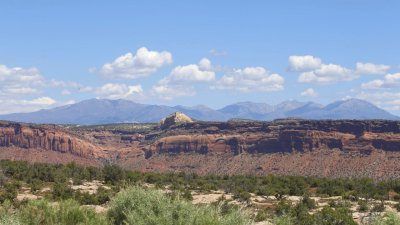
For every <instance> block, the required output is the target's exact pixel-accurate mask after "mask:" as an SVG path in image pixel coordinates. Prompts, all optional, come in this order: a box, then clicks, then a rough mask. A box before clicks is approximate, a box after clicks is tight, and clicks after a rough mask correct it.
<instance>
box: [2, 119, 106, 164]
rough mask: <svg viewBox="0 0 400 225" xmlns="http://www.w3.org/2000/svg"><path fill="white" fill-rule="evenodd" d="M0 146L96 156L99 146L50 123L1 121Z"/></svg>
mask: <svg viewBox="0 0 400 225" xmlns="http://www.w3.org/2000/svg"><path fill="white" fill-rule="evenodd" d="M0 147H19V148H26V149H45V150H50V151H56V152H61V153H70V154H73V155H77V156H80V157H85V158H94V157H96V156H97V154H98V152H99V147H97V146H95V145H94V144H92V143H90V142H88V141H86V140H84V139H82V138H80V137H78V136H76V135H73V134H71V133H69V132H67V131H65V130H63V129H60V128H57V127H55V126H50V125H43V126H39V125H37V126H36V125H27V124H19V123H8V122H1V123H0Z"/></svg>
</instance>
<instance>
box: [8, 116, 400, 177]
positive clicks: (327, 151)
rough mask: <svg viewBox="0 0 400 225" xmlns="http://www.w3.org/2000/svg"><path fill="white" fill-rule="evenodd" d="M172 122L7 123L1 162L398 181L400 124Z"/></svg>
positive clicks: (377, 122)
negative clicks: (129, 125) (127, 125)
mask: <svg viewBox="0 0 400 225" xmlns="http://www.w3.org/2000/svg"><path fill="white" fill-rule="evenodd" d="M177 115H178V116H179V117H181V116H180V115H179V114H177ZM175 116H176V115H175ZM181 118H183V117H181ZM167 119H168V118H167ZM167 119H166V120H165V121H164V123H163V125H162V127H163V129H160V127H157V126H154V127H153V128H151V129H147V130H142V131H131V132H128V131H122V130H121V131H120V130H118V129H113V130H111V129H109V130H108V129H106V128H104V129H87V130H85V129H80V130H77V129H72V128H68V127H65V126H64V127H62V126H57V125H34V124H22V123H13V122H1V123H0V158H1V159H13V160H27V161H31V162H49V163H68V162H71V161H75V162H77V163H79V164H84V165H98V166H99V165H101V164H102V163H104V162H112V163H117V164H119V165H121V166H122V167H124V168H126V169H133V170H139V171H156V172H177V171H184V172H190V173H198V174H210V173H212V174H219V175H222V174H254V175H266V174H280V175H303V176H326V177H371V178H374V179H388V178H400V121H380V120H368V121H355V120H354V121H353V120H336V121H334V120H320V121H318V120H315V121H314V120H277V121H274V122H252V121H237V122H193V121H191V120H190V121H189V120H187V119H186V118H185V119H184V120H183V121H179V120H176V118H172V120H173V122H172V123H170V122H168V121H167ZM166 123H169V124H168V126H165V124H166Z"/></svg>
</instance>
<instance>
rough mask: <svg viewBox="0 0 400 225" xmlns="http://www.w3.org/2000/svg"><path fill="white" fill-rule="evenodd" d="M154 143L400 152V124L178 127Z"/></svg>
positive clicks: (158, 149) (163, 146)
mask: <svg viewBox="0 0 400 225" xmlns="http://www.w3.org/2000/svg"><path fill="white" fill-rule="evenodd" d="M161 136H162V137H161V138H160V139H158V140H156V141H155V142H154V144H152V145H151V148H150V151H151V154H157V153H159V154H164V153H188V152H193V153H199V154H207V153H233V154H235V155H238V154H241V153H250V154H252V153H296V152H297V153H299V152H300V153H304V152H312V151H316V150H319V149H337V150H340V151H344V152H360V153H367V154H368V153H371V151H374V150H383V151H399V152H400V122H396V121H302V120H292V121H290V120H289V121H278V122H273V123H258V122H245V123H244V122H242V123H233V122H232V123H195V124H183V125H178V126H174V127H173V128H172V129H170V130H168V131H166V132H165V133H163V134H162V135H161Z"/></svg>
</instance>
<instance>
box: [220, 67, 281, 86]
mask: <svg viewBox="0 0 400 225" xmlns="http://www.w3.org/2000/svg"><path fill="white" fill-rule="evenodd" d="M284 81H285V79H284V78H283V77H282V76H280V75H279V74H276V73H270V72H269V71H267V70H266V69H265V68H263V67H246V68H244V69H234V70H233V71H232V72H229V73H227V74H225V75H224V76H223V77H222V78H221V79H220V80H218V81H217V82H216V84H215V85H214V86H213V88H216V89H233V90H238V91H242V92H249V91H280V90H283V89H284Z"/></svg>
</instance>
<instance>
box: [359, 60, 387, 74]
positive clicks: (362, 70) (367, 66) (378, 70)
mask: <svg viewBox="0 0 400 225" xmlns="http://www.w3.org/2000/svg"><path fill="white" fill-rule="evenodd" d="M389 69H390V66H388V65H384V64H373V63H361V62H358V63H356V73H358V74H363V75H369V74H372V75H382V74H386V73H387V71H388V70H389Z"/></svg>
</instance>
